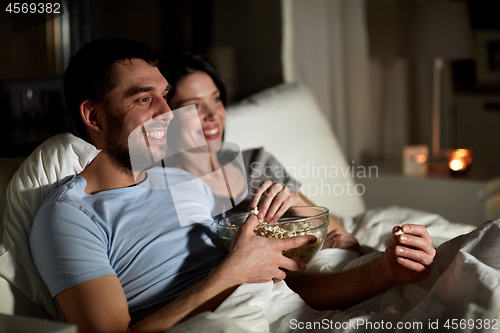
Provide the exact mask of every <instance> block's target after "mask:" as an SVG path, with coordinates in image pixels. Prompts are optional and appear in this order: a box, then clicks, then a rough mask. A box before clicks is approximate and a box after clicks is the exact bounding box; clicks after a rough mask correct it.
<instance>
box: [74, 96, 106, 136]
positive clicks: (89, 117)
mask: <svg viewBox="0 0 500 333" xmlns="http://www.w3.org/2000/svg"><path fill="white" fill-rule="evenodd" d="M80 116H81V117H82V120H83V122H84V123H85V125H86V126H87V127H89V128H91V129H93V130H94V131H96V132H101V131H102V125H103V124H101V119H100V117H99V115H98V113H97V104H96V103H94V102H92V101H91V100H89V99H86V100H84V101H83V102H82V103H81V104H80Z"/></svg>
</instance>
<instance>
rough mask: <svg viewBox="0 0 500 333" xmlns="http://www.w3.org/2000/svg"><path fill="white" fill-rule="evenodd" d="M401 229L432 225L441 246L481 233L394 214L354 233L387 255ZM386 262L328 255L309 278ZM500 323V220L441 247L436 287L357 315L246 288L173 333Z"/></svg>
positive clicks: (384, 298) (382, 297)
mask: <svg viewBox="0 0 500 333" xmlns="http://www.w3.org/2000/svg"><path fill="white" fill-rule="evenodd" d="M367 215H368V216H367ZM400 218H404V219H403V220H400ZM398 219H399V220H398ZM401 221H405V222H407V223H408V222H411V223H419V222H420V223H421V224H425V225H427V226H428V229H429V232H430V234H431V236H433V237H434V238H435V239H436V243H442V242H443V241H444V240H445V239H446V238H448V237H454V236H456V234H457V233H463V232H469V231H470V230H471V229H473V227H471V226H465V225H455V224H450V223H449V222H447V221H445V220H443V219H442V218H440V217H439V216H437V215H431V214H426V213H421V212H418V211H412V210H408V209H400V208H398V207H390V208H387V209H381V210H378V211H371V212H369V213H367V214H366V215H365V216H363V217H362V218H360V219H359V220H357V221H355V222H356V224H355V225H354V224H353V225H352V226H351V227H355V230H351V231H354V233H355V235H356V236H357V237H358V239H360V243H364V244H367V245H369V246H371V247H373V248H380V247H384V246H385V243H386V241H387V239H389V237H390V236H391V235H390V231H391V228H392V226H393V225H397V224H400V223H401ZM348 228H349V226H348ZM382 230H383V232H382ZM386 231H387V232H386ZM378 255H380V253H377V252H373V253H370V254H368V255H365V256H362V257H359V258H357V255H356V254H354V253H353V252H351V251H346V250H339V249H329V250H323V251H321V252H320V254H319V255H318V256H317V257H316V258H315V259H314V261H313V262H311V263H310V264H309V265H308V269H307V272H308V273H315V272H322V273H326V272H334V271H339V270H342V269H349V268H350V267H353V266H355V265H358V264H362V263H364V262H366V261H367V260H371V259H373V258H374V257H376V256H378ZM368 283H369V282H368ZM499 319H500V220H496V221H493V222H486V223H484V224H483V225H481V226H480V227H478V228H477V229H475V230H473V231H471V232H470V233H468V234H465V235H462V236H459V237H456V238H454V239H452V240H451V241H448V242H444V243H443V244H441V245H440V246H439V247H438V249H437V255H436V258H435V264H434V267H433V270H432V275H431V277H430V278H429V279H428V280H426V281H423V282H420V283H418V284H412V285H400V286H396V287H394V288H391V289H389V290H387V291H385V292H382V293H380V294H378V295H376V296H374V297H372V298H369V299H368V300H365V301H364V302H362V303H360V304H357V305H356V306H353V307H351V308H349V309H346V310H343V311H316V310H313V309H311V308H310V307H309V306H308V305H307V304H305V303H304V301H302V299H301V298H300V297H299V296H298V295H297V294H295V293H294V292H293V291H291V290H290V289H289V288H288V287H287V285H286V283H285V282H278V283H273V282H268V283H261V284H246V285H242V286H240V287H239V288H238V289H237V290H236V291H235V292H234V293H233V294H232V295H231V296H230V297H228V298H227V299H226V300H225V301H224V302H223V303H222V304H221V305H220V306H219V307H218V308H217V309H216V310H215V311H214V312H206V313H202V314H200V315H198V316H196V317H193V318H192V319H190V320H188V321H186V322H184V323H182V324H180V325H178V326H177V327H175V328H174V329H173V332H231V333H235V332H377V331H391V332H392V331H401V332H422V331H433V332H441V331H449V332H452V331H455V332H457V331H459V332H473V331H474V332H477V331H480V332H481V331H484V332H490V331H492V332H495V331H498V332H500V323H499Z"/></svg>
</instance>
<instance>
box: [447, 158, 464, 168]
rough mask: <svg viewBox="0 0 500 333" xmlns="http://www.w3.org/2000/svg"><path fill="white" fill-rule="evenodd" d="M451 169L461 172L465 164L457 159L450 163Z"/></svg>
mask: <svg viewBox="0 0 500 333" xmlns="http://www.w3.org/2000/svg"><path fill="white" fill-rule="evenodd" d="M449 167H450V169H451V170H453V171H459V170H462V169H463V168H464V163H463V162H462V160H459V159H456V158H455V159H453V160H451V161H450V163H449Z"/></svg>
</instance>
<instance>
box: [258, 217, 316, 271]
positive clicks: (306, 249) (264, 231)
mask: <svg viewBox="0 0 500 333" xmlns="http://www.w3.org/2000/svg"><path fill="white" fill-rule="evenodd" d="M312 227H313V226H312V225H310V224H309V223H308V222H302V223H293V224H285V225H273V224H267V223H266V222H263V223H261V224H260V225H259V226H258V227H257V228H255V230H254V233H255V234H256V235H257V236H262V237H266V238H277V239H284V238H291V237H297V236H306V235H313V236H316V243H314V244H308V245H303V246H300V247H298V248H295V249H288V250H285V251H283V255H284V256H286V257H288V258H291V259H294V260H297V261H301V262H306V263H307V262H309V261H311V259H312V258H313V257H314V255H315V254H316V253H317V252H318V251H319V250H320V248H321V246H322V245H323V237H322V233H321V230H318V229H316V230H311V228H312Z"/></svg>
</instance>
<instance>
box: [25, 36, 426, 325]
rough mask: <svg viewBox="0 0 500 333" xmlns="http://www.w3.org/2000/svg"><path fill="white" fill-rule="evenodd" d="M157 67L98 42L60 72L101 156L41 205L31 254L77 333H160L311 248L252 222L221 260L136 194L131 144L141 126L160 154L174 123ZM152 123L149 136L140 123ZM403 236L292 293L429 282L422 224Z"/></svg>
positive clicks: (372, 290) (207, 202) (333, 295)
mask: <svg viewBox="0 0 500 333" xmlns="http://www.w3.org/2000/svg"><path fill="white" fill-rule="evenodd" d="M155 65H156V62H155V59H154V57H153V55H152V52H151V51H150V49H149V48H148V47H147V46H145V45H144V44H142V43H136V42H131V41H127V40H120V39H112V40H98V41H94V42H92V43H90V44H88V45H86V46H85V47H84V48H83V49H82V50H81V51H80V52H79V53H78V54H77V55H76V56H75V57H73V58H72V59H71V61H70V64H69V66H68V69H67V71H66V74H65V95H66V99H67V104H68V107H69V108H70V109H72V110H73V111H75V112H77V114H78V115H79V116H80V118H81V120H82V125H83V126H80V132H82V131H83V132H84V134H85V137H86V138H87V140H88V141H89V142H91V143H92V144H94V145H95V146H96V147H97V148H99V149H102V151H101V153H99V154H98V155H97V157H96V158H95V159H94V160H93V161H92V163H91V164H89V165H88V166H87V167H86V168H85V170H84V171H83V172H82V173H81V174H80V175H78V176H75V177H74V178H73V179H71V180H70V181H69V182H68V183H66V184H64V185H63V186H61V187H60V188H59V189H57V190H56V191H55V192H54V193H52V194H51V195H50V196H49V198H47V200H46V201H45V203H44V204H43V205H42V207H41V209H40V211H39V212H38V214H37V216H36V218H35V222H34V225H33V229H32V232H31V235H30V245H31V250H32V254H33V258H34V261H35V264H36V265H37V268H38V270H39V271H40V273H41V275H42V277H43V279H44V281H45V282H46V284H47V285H48V287H49V290H50V291H51V294H52V295H53V297H55V300H56V301H57V303H58V304H59V306H60V307H61V309H62V311H63V313H64V314H65V316H66V318H67V319H68V321H69V322H72V323H75V324H77V325H78V327H79V331H80V332H108V331H113V332H125V331H130V332H135V331H144V332H157V331H165V330H167V329H169V328H171V327H172V326H174V325H175V324H177V323H179V322H180V321H183V320H186V319H188V318H190V317H192V316H194V315H196V314H198V313H200V312H203V311H209V310H213V309H215V308H216V307H217V306H218V305H219V304H220V303H221V302H222V301H223V300H224V299H225V298H226V297H227V296H228V295H229V294H230V293H231V292H232V291H233V290H235V289H236V288H237V287H238V286H239V285H241V284H242V283H258V282H266V281H270V280H271V279H273V278H275V279H280V280H282V279H284V278H285V277H286V273H285V270H290V271H300V270H303V269H304V268H305V265H304V264H302V263H298V262H295V261H293V260H291V259H288V258H286V257H284V256H283V255H282V251H283V250H284V249H289V248H295V247H298V246H301V245H304V244H308V243H314V242H315V241H316V239H315V237H314V236H303V237H296V238H292V239H285V240H278V239H266V238H262V237H258V236H256V235H255V234H254V233H253V230H254V228H255V227H256V226H257V225H258V221H257V218H256V217H254V216H252V217H250V218H249V219H248V220H247V222H246V223H245V224H243V225H242V226H241V227H240V228H239V230H238V233H237V234H236V236H235V238H234V241H233V246H232V249H231V251H230V253H229V255H227V256H225V255H224V254H222V252H221V251H220V244H219V242H218V239H217V237H216V235H215V233H214V232H213V230H212V227H211V225H210V224H211V223H210V221H205V222H201V223H196V224H190V225H187V226H185V227H181V226H180V224H179V221H178V218H177V214H178V212H176V210H175V209H174V208H173V207H172V206H173V205H172V202H173V200H172V196H171V194H170V191H169V190H168V189H166V190H163V191H155V190H151V189H147V186H146V187H141V186H136V179H135V178H134V173H133V170H132V167H131V164H130V157H129V153H128V150H129V149H128V148H129V144H128V137H129V135H130V134H131V133H132V132H133V131H134V129H136V128H139V127H142V128H143V135H144V137H154V138H155V139H157V140H156V143H158V146H156V147H152V148H151V149H152V150H153V152H154V151H155V150H161V149H164V145H165V144H167V143H166V142H164V140H163V139H164V137H165V132H166V131H167V129H168V124H169V122H170V120H171V119H172V113H171V110H170V108H169V106H168V105H167V103H166V101H165V100H166V94H167V93H168V90H169V85H168V82H167V81H166V80H165V79H164V78H163V76H162V75H161V74H160V72H159V71H158V69H157V67H156V66H155ZM152 121H153V122H154V124H155V125H154V126H153V130H149V129H147V128H146V127H145V126H144V124H145V123H150V122H152ZM153 142H154V140H153ZM169 172H170V173H169V174H168V177H173V178H175V177H184V176H185V175H184V174H179V173H178V172H176V171H172V170H170V171H169ZM141 181H142V182H148V181H150V179H149V178H148V177H147V176H145V177H144V179H142V180H141ZM193 186H194V187H193V188H192V194H191V195H190V200H191V206H192V207H191V208H189V209H192V211H193V214H198V213H199V214H202V215H203V214H205V216H207V217H208V218H209V217H210V216H211V215H209V214H210V210H211V209H212V207H213V206H214V205H215V203H214V202H213V200H212V199H211V197H210V193H209V191H207V190H206V186H205V187H204V186H203V184H201V183H194V185H193ZM404 228H405V230H404V231H405V233H406V234H405V235H401V236H398V237H393V239H392V240H391V243H390V245H389V247H388V249H387V250H386V253H385V255H384V256H383V257H382V258H380V259H377V260H375V261H373V262H371V263H369V264H367V265H364V266H361V267H358V268H356V269H354V270H352V271H348V272H344V273H342V274H336V275H328V276H321V277H308V278H302V279H296V280H292V281H290V283H291V286H292V288H294V289H295V290H296V291H298V292H299V293H300V294H301V296H303V297H304V298H305V300H306V301H307V302H309V303H310V304H311V305H313V306H315V307H318V308H340V307H345V306H348V305H350V304H353V303H356V302H359V301H361V300H363V299H365V298H367V297H369V296H372V295H374V294H376V293H378V292H380V291H382V290H384V289H386V288H388V287H390V286H392V285H395V284H397V283H411V282H416V281H419V280H422V279H425V278H427V277H428V276H429V274H430V267H431V266H432V261H433V257H434V253H435V251H434V249H433V248H432V246H431V242H430V237H429V235H428V234H427V231H426V230H425V228H423V227H421V226H415V225H406V226H404ZM311 285H312V286H316V287H318V286H321V289H318V288H316V289H315V290H313V289H314V288H311V287H310V286H311ZM306 294H307V295H306Z"/></svg>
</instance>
